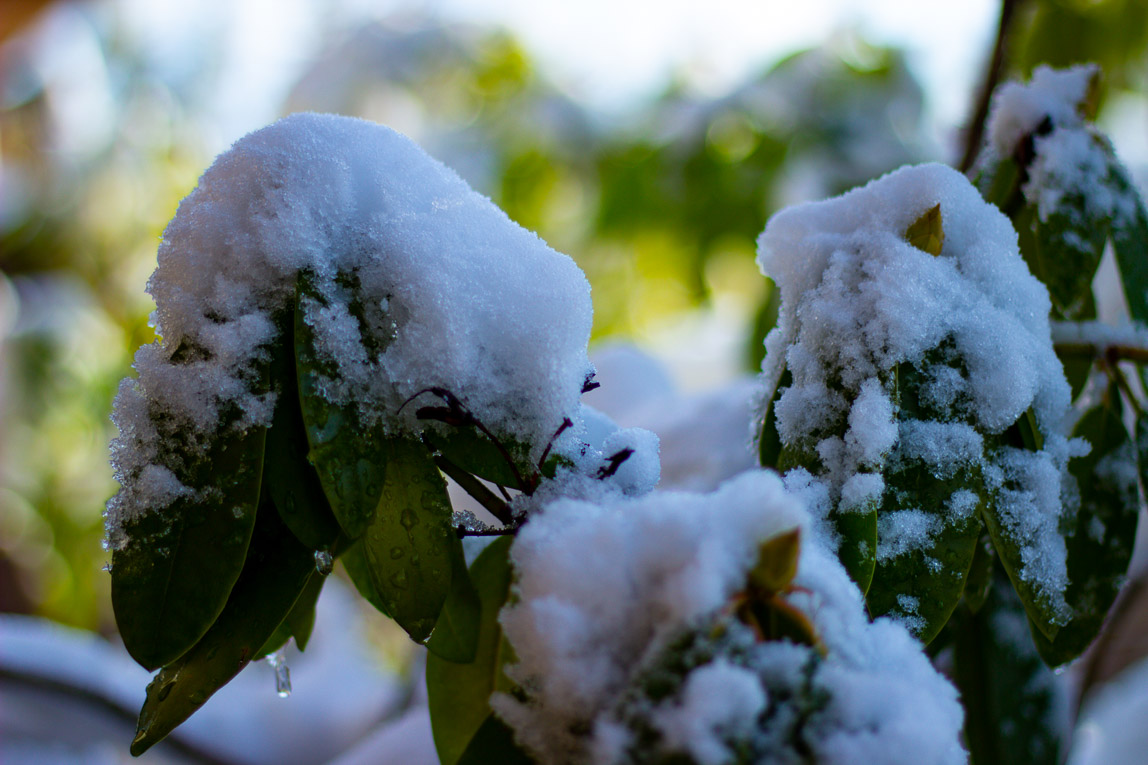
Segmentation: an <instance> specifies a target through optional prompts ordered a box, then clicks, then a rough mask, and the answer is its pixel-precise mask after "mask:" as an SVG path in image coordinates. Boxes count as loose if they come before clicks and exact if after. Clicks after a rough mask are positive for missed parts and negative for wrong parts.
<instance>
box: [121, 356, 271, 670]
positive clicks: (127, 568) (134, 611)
mask: <svg viewBox="0 0 1148 765" xmlns="http://www.w3.org/2000/svg"><path fill="white" fill-rule="evenodd" d="M264 385H266V375H264ZM266 433H267V430H266V428H250V429H248V430H247V431H245V432H235V431H231V432H226V433H224V434H222V435H220V436H218V437H217V440H216V442H215V444H213V445H212V447H211V448H210V450H209V453H208V455H207V457H206V458H205V459H203V460H201V461H198V462H196V463H195V464H194V465H193V466H192V467H191V468H189V469H188V471H187V472H189V473H190V475H179V477H180V479H181V480H182V481H183V483H185V484H186V485H189V486H194V487H197V488H202V489H205V490H208V491H210V492H211V493H209V494H207V496H206V497H205V498H203V499H199V498H192V497H179V498H177V499H176V500H175V501H174V502H173V503H172V504H171V505H169V506H168V507H166V508H164V509H163V510H160V511H156V512H151V513H147V514H145V515H143V516H141V517H139V518H136V519H134V520H131V521H128V522H127V523H125V524H124V526H125V531H126V532H127V536H128V541H127V544H126V545H125V546H124V547H123V548H122V549H119V550H116V551H115V552H113V553H112V607H113V609H114V610H115V615H116V624H117V625H118V627H119V631H120V636H121V637H122V638H123V641H124V646H125V647H126V648H127V650H128V653H130V654H131V656H132V658H134V659H135V660H136V661H137V662H139V663H140V664H141V665H143V666H144V668H146V669H148V670H154V669H156V668H158V667H161V666H163V665H165V664H168V663H169V662H171V661H174V660H175V659H177V658H179V656H181V655H182V654H183V653H184V652H186V651H187V650H188V649H189V648H191V647H192V646H193V645H195V643H196V641H198V640H199V639H200V638H201V637H203V635H204V633H205V632H207V630H208V628H209V627H211V624H212V622H214V621H215V619H216V617H217V616H219V613H220V612H221V611H222V610H223V606H224V604H225V603H226V602H227V596H228V593H230V592H231V588H232V587H233V586H234V584H235V581H236V579H237V578H238V577H239V572H240V571H241V570H242V569H243V561H244V558H245V557H246V555H247V546H248V544H249V542H250V541H251V531H252V528H253V526H254V524H255V515H256V506H257V503H258V501H259V485H260V475H261V472H262V466H263V449H264V442H265V436H266Z"/></svg>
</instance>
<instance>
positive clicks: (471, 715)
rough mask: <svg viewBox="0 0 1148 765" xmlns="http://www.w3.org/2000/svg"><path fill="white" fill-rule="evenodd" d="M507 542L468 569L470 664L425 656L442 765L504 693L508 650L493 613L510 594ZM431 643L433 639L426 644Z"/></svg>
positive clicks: (446, 764)
mask: <svg viewBox="0 0 1148 765" xmlns="http://www.w3.org/2000/svg"><path fill="white" fill-rule="evenodd" d="M511 541H512V540H511V538H510V537H501V538H499V539H497V540H495V541H494V542H492V543H491V544H490V546H489V547H487V548H486V549H485V550H483V551H482V553H481V554H480V555H479V556H478V558H477V559H475V561H474V564H473V565H472V566H471V567H470V579H471V581H472V582H473V583H474V588H475V591H476V592H477V593H478V597H479V602H480V604H481V610H480V621H479V628H478V640H477V643H476V651H475V655H474V660H473V661H471V662H469V663H466V664H458V663H455V662H452V661H448V660H446V659H444V658H442V657H440V656H436V655H434V654H431V655H429V656H427V668H426V679H427V700H428V704H429V707H430V716H431V731H432V733H433V734H434V742H435V749H436V750H437V751H438V756H439V760H440V761H441V762H442V764H443V765H453V763H455V762H456V761H457V760H458V759H459V757H460V756H461V755H462V753H463V752H464V751H465V750H466V747H467V745H468V744H469V743H470V740H471V739H472V738H473V737H474V734H475V733H476V732H477V731H478V729H479V728H480V727H481V726H482V724H483V722H485V721H486V719H487V718H488V717H489V716H490V714H491V710H490V695H491V694H492V693H494V692H495V691H496V690H497V691H509V690H510V687H511V684H510V681H509V680H508V679H507V678H506V676H505V675H504V674H503V672H502V669H503V666H504V665H505V664H506V663H507V659H508V656H509V646H507V644H506V641H505V639H504V638H503V635H502V626H501V625H500V624H499V623H498V613H499V611H500V610H501V609H502V606H503V604H504V603H505V602H506V599H507V597H508V596H509V594H510V580H511V567H510V558H509V551H510V545H511ZM432 640H433V638H432Z"/></svg>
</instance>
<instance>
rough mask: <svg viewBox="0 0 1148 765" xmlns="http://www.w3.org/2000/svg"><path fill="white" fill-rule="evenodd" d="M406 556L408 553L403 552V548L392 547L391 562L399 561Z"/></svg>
mask: <svg viewBox="0 0 1148 765" xmlns="http://www.w3.org/2000/svg"><path fill="white" fill-rule="evenodd" d="M404 555H406V551H405V550H403V548H401V547H392V548H391V560H398V559H399V558H401V557H403V556H404Z"/></svg>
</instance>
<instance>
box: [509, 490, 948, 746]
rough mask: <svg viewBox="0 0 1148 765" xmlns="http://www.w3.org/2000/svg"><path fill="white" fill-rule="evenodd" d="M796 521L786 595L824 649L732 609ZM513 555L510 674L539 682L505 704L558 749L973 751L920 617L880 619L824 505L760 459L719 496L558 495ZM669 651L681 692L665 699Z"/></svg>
mask: <svg viewBox="0 0 1148 765" xmlns="http://www.w3.org/2000/svg"><path fill="white" fill-rule="evenodd" d="M794 527H797V528H800V529H802V537H803V540H804V544H803V549H802V552H801V557H800V560H799V567H798V574H797V577H796V580H795V582H794V584H795V585H796V586H797V589H796V590H795V591H794V592H792V593H791V594H789V595H787V596H786V599H787V600H788V602H789V603H790V604H791V605H792V606H794V607H795V608H797V609H798V610H800V611H801V612H802V613H804V614H805V615H806V616H807V617H808V618H809V619H810V620H811V623H812V624H813V626H814V628H815V629H816V631H817V633H818V634H819V636H820V637H821V639H822V641H823V642H824V645H825V649H826V655H825V658H824V659H821V658H820V655H819V654H818V653H817V651H816V650H815V649H813V648H811V647H809V646H804V645H796V644H794V643H791V642H789V641H784V640H783V641H766V642H757V641H756V640H755V638H754V637H753V633H752V631H751V630H750V629H749V628H748V627H746V626H745V625H743V624H741V622H739V621H737V620H736V619H732V618H730V617H729V611H727V610H724V609H726V608H727V607H728V605H729V603H730V600H731V598H732V597H733V595H734V594H735V593H736V592H737V591H738V590H740V589H742V588H743V587H744V586H745V581H746V576H747V573H748V571H749V569H750V567H751V566H752V565H753V564H754V562H755V561H756V557H757V552H758V549H759V546H760V544H761V543H762V542H763V541H765V540H767V539H770V538H772V537H773V536H775V535H777V534H779V533H781V532H784V531H786V530H789V529H792V528H794ZM511 556H512V561H513V563H514V567H515V571H516V580H515V582H516V583H515V585H514V588H515V589H514V593H513V597H512V599H511V605H509V606H508V607H507V608H505V609H504V610H503V612H502V615H501V621H502V624H503V627H504V631H505V635H506V637H507V639H508V640H509V642H510V644H511V646H512V647H513V649H514V653H515V656H516V657H517V660H516V663H514V664H512V665H510V666H509V667H508V668H507V674H508V676H509V677H511V679H512V680H514V681H515V682H516V683H517V684H518V685H519V686H520V687H521V688H522V690H523V691H524V694H525V695H524V700H522V699H519V698H517V697H511V696H509V695H505V694H498V695H496V696H495V697H494V701H493V704H494V707H495V709H496V711H497V712H498V714H499V715H500V716H502V717H503V719H505V720H506V721H507V722H508V724H510V725H511V727H512V728H513V729H514V730H515V733H516V737H517V738H518V740H519V742H520V743H521V744H522V745H524V746H526V747H527V748H528V749H529V750H530V751H531V752H533V753H534V755H535V756H536V757H537V758H539V760H540V761H544V762H555V763H561V762H600V763H611V762H626V761H628V759H627V758H628V755H627V749H628V747H629V745H630V744H631V742H633V740H634V736H635V735H638V733H637V731H645V732H646V733H649V732H650V731H653V732H654V734H653V735H654V736H655V741H654V743H653V744H651V746H653V747H654V749H653V750H648V751H647V754H650V752H651V751H657V752H659V753H661V754H663V755H666V756H669V755H672V754H675V753H676V754H688V755H689V756H692V757H694V758H695V759H696V761H698V762H702V763H711V762H712V763H717V762H727V761H729V760H730V759H731V758H732V756H733V752H732V750H731V748H730V747H731V745H732V746H738V747H742V746H745V747H749V749H750V751H753V752H755V753H758V754H760V755H761V756H763V757H764V756H766V753H770V754H771V755H776V756H779V757H782V756H787V757H790V758H792V757H793V756H795V750H794V749H793V745H794V742H793V741H792V740H791V738H792V736H796V735H804V738H805V741H806V743H808V745H810V746H811V747H812V748H813V751H814V753H815V755H816V757H817V759H818V761H819V762H825V763H846V762H856V761H857V753H858V751H861V752H862V753H863V755H864V756H863V757H862V759H864V760H865V761H870V762H879V763H892V762H898V763H899V762H906V763H908V762H914V763H920V762H929V763H934V762H935V763H950V762H952V763H956V762H964V761H965V755H964V752H963V751H962V749H961V747H960V744H959V731H960V728H961V722H962V712H961V709H960V706H959V704H958V702H957V695H956V691H955V689H954V688H953V687H952V686H951V685H949V684H948V682H947V681H946V680H945V679H944V678H943V677H941V676H940V675H939V674H937V673H936V672H935V671H934V670H933V668H932V666H931V665H930V664H929V662H928V659H927V658H926V657H925V655H924V653H923V651H922V649H921V646H920V644H919V643H917V642H916V641H915V640H914V639H913V638H911V637H910V636H909V634H908V633H907V632H906V631H905V629H904V628H903V627H901V626H900V625H898V624H895V623H893V622H891V621H889V620H888V619H880V620H878V621H877V622H875V623H872V624H871V623H870V622H869V620H868V617H867V616H866V614H865V611H864V607H863V604H862V600H861V595H860V593H859V592H858V591H857V589H856V588H855V587H854V586H853V584H852V583H851V582H850V581H849V579H848V576H847V575H846V574H845V572H844V570H843V568H842V567H841V565H840V564H839V563H838V562H837V560H836V557H835V556H834V555H833V554H832V553H831V552H830V551H829V550H828V549H827V547H826V546H825V541H824V540H823V539H821V538H820V537H819V535H818V533H817V532H816V530H815V528H814V522H813V519H812V518H811V517H810V516H809V515H808V514H807V513H806V512H805V511H804V509H803V508H802V506H801V502H800V501H799V500H798V499H796V498H795V496H793V495H791V494H789V493H787V492H786V490H785V488H784V487H783V484H782V481H781V480H780V479H779V477H778V476H776V475H775V474H773V473H770V472H766V471H761V470H757V471H751V472H748V473H745V474H742V475H740V476H737V477H736V478H734V479H732V480H730V481H728V482H726V483H725V484H723V485H722V486H721V487H719V488H718V489H717V490H716V491H714V492H712V493H709V494H691V493H684V492H655V493H652V494H647V495H645V496H643V497H639V498H624V497H615V498H613V499H612V500H610V501H608V502H603V503H590V502H585V501H573V500H560V501H557V502H553V503H551V504H550V505H548V506H547V507H546V508H545V509H544V510H543V511H542V512H541V513H538V514H535V515H534V516H532V517H531V519H530V520H529V521H528V522H527V523H526V525H525V526H524V527H523V528H522V530H521V531H520V532H519V535H518V538H517V539H516V541H515V544H514V547H513V548H512V551H511ZM683 644H689V645H691V646H692V647H689V646H687V647H685V648H682V645H683ZM679 651H680V652H681V653H679ZM667 663H668V666H669V667H670V669H669V672H670V674H671V675H672V677H673V680H672V681H671V682H672V683H673V684H676V686H675V687H676V690H675V691H673V692H671V693H669V694H668V695H667V694H666V693H665V692H659V693H656V694H654V695H651V694H650V688H651V687H655V686H657V687H661V686H664V685H665V683H664V682H661V681H659V682H654V683H653V685H650V684H649V683H650V682H652V681H651V680H650V678H651V677H661V678H664V677H665V674H664V673H665V670H660V669H659V668H661V667H664V666H666V665H667ZM683 667H684V669H683ZM659 672H661V673H662V674H659ZM663 691H664V688H663ZM806 696H808V698H809V699H818V700H819V701H817V703H816V705H815V707H816V708H815V711H813V712H812V713H811V714H810V715H809V717H808V719H807V720H806V721H805V725H806V728H805V731H806V732H805V733H804V734H801V733H800V732H795V728H794V724H795V723H794V721H795V719H796V718H795V717H794V715H796V714H797V709H798V708H799V705H800V703H801V702H800V698H804V697H806ZM811 703H812V702H811ZM771 761H772V760H771ZM778 761H782V760H778Z"/></svg>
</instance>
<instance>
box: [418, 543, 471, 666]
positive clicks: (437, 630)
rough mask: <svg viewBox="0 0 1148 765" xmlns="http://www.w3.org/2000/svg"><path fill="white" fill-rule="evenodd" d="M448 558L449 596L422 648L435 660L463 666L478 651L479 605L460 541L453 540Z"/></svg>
mask: <svg viewBox="0 0 1148 765" xmlns="http://www.w3.org/2000/svg"><path fill="white" fill-rule="evenodd" d="M451 558H452V565H451V578H450V593H449V594H448V595H447V596H446V602H445V603H443V606H442V612H440V613H439V615H438V621H437V622H435V626H434V632H432V633H431V636H430V639H429V640H427V642H426V646H427V650H428V651H430V652H431V653H432V654H434V655H435V656H439V657H441V658H443V659H446V660H448V661H452V662H459V663H461V664H466V663H468V662H471V661H474V657H475V652H476V651H477V650H478V632H479V624H480V622H481V619H482V603H481V601H480V599H479V595H478V592H477V591H476V590H475V587H474V584H473V583H472V582H471V580H470V573H469V572H468V571H467V568H466V556H464V555H463V552H462V540H459V539H457V538H456V539H455V544H454V545H453V547H452V550H451Z"/></svg>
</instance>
